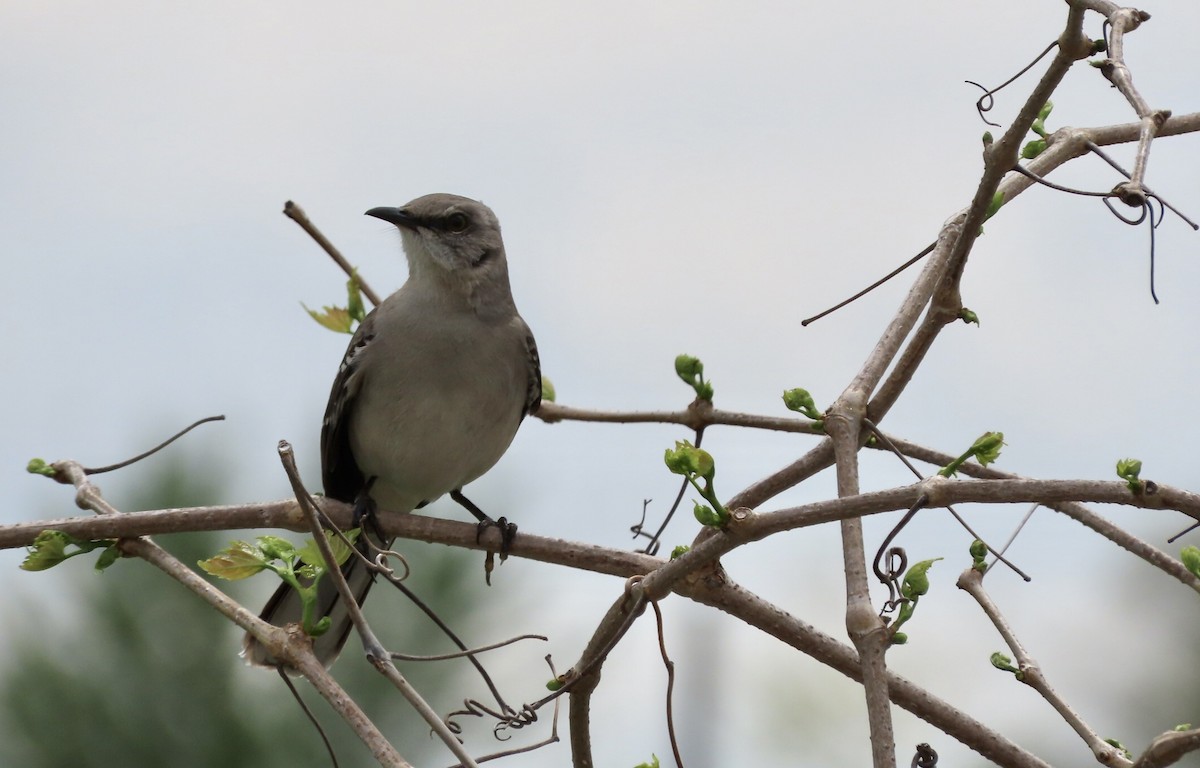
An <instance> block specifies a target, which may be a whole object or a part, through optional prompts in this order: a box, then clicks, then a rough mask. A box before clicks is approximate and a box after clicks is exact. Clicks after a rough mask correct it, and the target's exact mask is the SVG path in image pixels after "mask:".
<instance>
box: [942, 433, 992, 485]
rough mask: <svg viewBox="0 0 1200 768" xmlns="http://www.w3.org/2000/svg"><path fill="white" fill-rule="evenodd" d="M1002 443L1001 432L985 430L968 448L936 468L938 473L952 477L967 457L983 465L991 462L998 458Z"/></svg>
mask: <svg viewBox="0 0 1200 768" xmlns="http://www.w3.org/2000/svg"><path fill="white" fill-rule="evenodd" d="M1003 445H1004V433H1003V432H985V433H983V434H982V435H980V436H979V439H978V440H976V441H975V442H974V443H973V444H972V445H971V447H970V448H969V449H967V451H966V452H965V453H964V454H963V455H962V456H959V457H958V458H957V459H955V460H954V461H952V462H950V463H949V464H947V465H946V466H944V467H942V468H941V469H940V470H938V474H939V475H941V476H942V477H953V476H954V475H955V474H956V473H957V472H958V468H959V467H961V466H962V465H963V464H965V463H966V462H967V460H968V459H971V458H974V459H975V460H976V461H978V462H979V463H980V464H982V465H983V466H985V467H986V466H987V465H988V464H991V463H992V462H993V461H995V460H996V459H998V458H1000V447H1001V446H1003Z"/></svg>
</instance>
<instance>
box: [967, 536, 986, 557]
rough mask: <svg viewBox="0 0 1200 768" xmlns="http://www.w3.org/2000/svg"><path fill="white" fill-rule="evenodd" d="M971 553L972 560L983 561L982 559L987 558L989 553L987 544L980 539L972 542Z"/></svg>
mask: <svg viewBox="0 0 1200 768" xmlns="http://www.w3.org/2000/svg"><path fill="white" fill-rule="evenodd" d="M970 552H971V557H972V558H974V559H975V560H981V559H983V558H985V557H987V553H988V548H987V544H984V543H983V542H982V541H980V540H979V539H975V541H972V542H971V549H970Z"/></svg>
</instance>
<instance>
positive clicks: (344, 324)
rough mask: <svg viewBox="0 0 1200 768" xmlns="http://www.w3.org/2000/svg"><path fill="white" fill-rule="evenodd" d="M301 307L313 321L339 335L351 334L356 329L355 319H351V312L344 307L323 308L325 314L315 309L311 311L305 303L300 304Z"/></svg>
mask: <svg viewBox="0 0 1200 768" xmlns="http://www.w3.org/2000/svg"><path fill="white" fill-rule="evenodd" d="M300 306H302V307H304V311H305V312H307V313H308V314H309V315H310V316H311V317H312V319H313V320H316V321H317V322H318V323H320V324H321V325H322V326H323V327H325V328H328V329H329V330H331V331H336V332H337V333H351V332H352V331H353V329H354V322H353V319H352V318H351V317H350V311H349V310H347V309H345V308H343V307H322V309H323V310H324V311H323V312H318V311H317V310H315V309H309V308H308V307H307V306H306V305H305V304H304V302H300Z"/></svg>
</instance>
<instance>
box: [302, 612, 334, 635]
mask: <svg viewBox="0 0 1200 768" xmlns="http://www.w3.org/2000/svg"><path fill="white" fill-rule="evenodd" d="M331 626H333V619H331V618H329V617H328V616H322V617H321V620H320V621H318V622H317V623H316V624H314V625H312V626H311V627H309V628H308V629H307V630H305V633H304V634H306V635H308V636H309V637H320V636H321V635H323V634H325V633H326V632H328V631H329V628H330V627H331Z"/></svg>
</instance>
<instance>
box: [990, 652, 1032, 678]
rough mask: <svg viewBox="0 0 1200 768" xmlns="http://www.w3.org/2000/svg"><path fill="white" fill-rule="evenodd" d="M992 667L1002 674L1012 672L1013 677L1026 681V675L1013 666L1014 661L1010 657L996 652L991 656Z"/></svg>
mask: <svg viewBox="0 0 1200 768" xmlns="http://www.w3.org/2000/svg"><path fill="white" fill-rule="evenodd" d="M991 662H992V666H993V667H995V668H996V669H999V670H1000V671H1002V672H1012V673H1013V677H1015V678H1017V679H1018V680H1024V679H1025V674H1024V673H1023V672H1021V668H1020V667H1018V666H1016V665H1015V664H1013V660H1012V659H1011V658H1009V657H1008V656H1006V655H1004V654H1003V653H1000V652H999V651H996V652H995V653H993V654H992V656H991Z"/></svg>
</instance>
